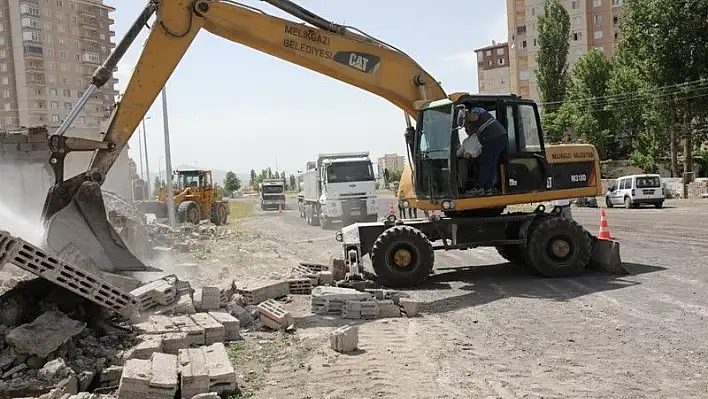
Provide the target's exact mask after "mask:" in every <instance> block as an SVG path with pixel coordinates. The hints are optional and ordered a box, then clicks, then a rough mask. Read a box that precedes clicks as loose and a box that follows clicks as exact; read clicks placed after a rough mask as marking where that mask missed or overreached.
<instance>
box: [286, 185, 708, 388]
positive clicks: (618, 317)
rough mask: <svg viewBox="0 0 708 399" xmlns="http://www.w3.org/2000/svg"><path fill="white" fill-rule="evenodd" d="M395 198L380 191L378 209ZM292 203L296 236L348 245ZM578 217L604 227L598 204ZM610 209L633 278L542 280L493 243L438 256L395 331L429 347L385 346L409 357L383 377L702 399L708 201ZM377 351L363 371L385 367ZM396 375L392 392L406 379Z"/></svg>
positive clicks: (289, 220)
mask: <svg viewBox="0 0 708 399" xmlns="http://www.w3.org/2000/svg"><path fill="white" fill-rule="evenodd" d="M392 200H393V198H390V199H389V198H381V199H379V205H380V206H379V209H380V214H381V216H383V215H385V214H386V211H387V207H388V202H389V201H392ZM289 208H290V210H287V211H286V212H285V214H284V215H283V216H282V219H281V220H282V223H283V224H286V225H289V226H291V227H290V228H291V229H292V231H293V232H297V233H294V234H292V235H293V236H294V238H293V242H303V241H302V240H303V239H307V242H309V243H313V242H314V243H320V245H321V251H322V253H323V254H324V253H325V252H326V253H328V254H332V253H337V252H338V251H340V249H339V247H338V245H337V243H336V242H334V240H333V234H331V232H324V231H322V229H321V228H320V227H313V226H307V225H305V222H304V220H302V219H300V218H299V217H298V215H297V211H293V210H292V209H296V208H293V207H289ZM572 213H573V217H574V219H576V220H577V221H579V222H580V223H581V224H582V225H583V226H584V227H585V228H586V229H588V231H590V232H592V233H593V234H596V233H597V232H598V229H599V221H600V214H599V210H598V209H588V208H573V209H572ZM607 217H608V223H609V227H610V231H611V233H612V235H613V236H614V238H615V239H616V240H618V241H619V242H620V244H621V256H622V260H623V262H624V265H625V267H626V268H627V269H628V270H629V271H630V272H631V274H630V275H629V276H622V277H616V276H606V275H601V274H598V273H596V272H591V271H588V272H586V273H585V274H584V275H582V276H581V277H578V278H573V279H546V278H539V277H537V276H534V275H530V274H529V273H528V272H527V271H525V270H523V268H521V267H518V266H514V265H511V264H509V263H507V262H505V261H504V260H503V259H502V258H501V257H500V256H499V255H498V254H497V253H496V251H495V250H494V249H493V248H479V249H474V250H467V251H450V252H442V251H440V252H436V265H437V266H436V268H437V270H438V272H437V274H436V275H435V276H433V277H432V279H431V280H432V281H431V283H430V285H429V286H426V287H424V288H422V289H419V290H415V291H410V292H409V294H410V295H411V296H412V297H414V298H417V299H419V300H421V301H422V303H423V310H424V317H423V318H421V319H411V321H409V322H406V323H407V324H404V325H401V326H399V327H397V328H399V330H397V332H396V331H393V330H392V331H389V332H387V334H392V333H396V334H404V335H405V334H407V333H406V331H408V333H410V331H412V330H411V329H413V330H415V331H419V332H422V334H423V336H424V340H425V344H424V345H423V346H422V347H420V348H418V349H415V350H412V349H411V348H410V345H412V344H411V343H410V342H409V343H408V344H405V343H404V342H398V343H387V344H386V345H390V347H391V349H390V351H392V352H391V353H395V351H396V350H397V349H396V348H397V347H396V345H399V346H400V349H401V350H402V351H403V350H405V351H406V352H405V353H406V354H407V355H406V357H404V358H400V359H394V360H391V363H392V364H388V363H387V364H386V366H385V367H386V370H383V369H382V370H379V371H380V373H382V375H388V374H387V373H391V371H390V370H397V371H396V372H395V373H393V374H396V373H398V370H401V369H405V368H406V367H408V366H409V363H410V364H413V363H415V364H418V365H420V367H425V370H426V371H425V373H432V374H430V375H428V374H426V378H428V377H429V378H428V380H429V381H428V380H426V381H428V383H429V384H430V387H429V389H428V391H420V392H418V391H417V394H418V395H419V396H417V397H461V396H459V395H461V394H462V395H464V397H489V396H491V397H502V398H517V397H544V398H566V397H574V398H600V397H608V398H613V397H641V398H647V397H657V398H658V397H681V398H689V397H705V395H706V392H708V345H707V344H706V343H708V328H706V325H707V324H706V323H707V322H708V295H706V294H708V290H707V289H706V287H708V272H706V259H708V229H707V228H706V226H707V224H706V220H708V203H705V202H704V203H702V204H690V203H683V202H681V203H679V202H675V201H668V202H667V204H666V206H665V208H664V209H654V208H642V209H630V210H627V209H617V208H615V209H609V210H607ZM296 240H300V241H296ZM310 245H313V244H310ZM312 256H313V258H316V257H317V256H318V255H317V254H314V253H313V255H312ZM365 262H366V260H365ZM461 267H467V268H465V269H460V268H461ZM446 269H448V270H446ZM377 323H378V322H371V323H370V324H366V326H368V325H372V327H370V328H372V329H374V330H367V328H369V327H365V326H363V327H362V328H363V329H364V330H362V331H365V332H366V331H369V332H368V333H369V334H374V335H372V336H375V334H376V333H375V331H378V330H376V329H380V328H383V326H382V325H380V324H377ZM387 328H392V327H390V326H389V327H387ZM401 329H402V330H401ZM387 331H388V330H387ZM416 334H417V333H416ZM371 339H374V338H371ZM377 339H378V338H377ZM381 339H383V338H381ZM405 345H409V346H405ZM372 348H373V347H372ZM372 350H373V349H372ZM371 356H372V357H371V358H369V357H367V356H362V358H361V359H360V360H359V363H356V364H357V365H358V366H357V367H360V368H361V369H363V370H366V369H367V367H368V368H371V367H373V368H374V369H375V368H376V367H379V363H378V362H377V360H376V358H374V357H373V356H374V355H371ZM352 364H354V363H352ZM428 364H430V365H434V367H433V366H430V367H428V366H425V365H428ZM380 367H383V366H380ZM352 369H353V370H356V369H357V368H356V367H353V366H352ZM387 370H388V371H387ZM325 371H326V370H325ZM325 371H323V373H325ZM379 371H377V372H379ZM326 372H329V371H326ZM350 372H353V373H356V371H350ZM323 375H326V374H323ZM415 375H421V374H420V372H418V373H417V374H415ZM352 377H353V376H352ZM303 378H305V377H303ZM308 378H315V379H316V378H318V377H316V376H315V375H310V376H309V377H308ZM323 378H324V377H323ZM366 378H368V377H367V374H362V380H366ZM396 378H399V377H396ZM396 378H394V377H392V379H391V381H390V384H391V385H390V389H391V391H390V392H393V389H394V387H395V386H397V385H396V384H399V385H400V384H401V382H400V381H403V380H401V379H396ZM411 378H413V377H411ZM421 378H422V377H421ZM414 380H415V378H413V379H412V380H411V381H414ZM386 381H388V380H386ZM396 381H398V382H396ZM372 384H373V383H372ZM372 389H373V388H372ZM381 389H382V391H381V392H384V394H381V395H380V397H396V396H395V395H394V394H393V393H391V394H390V396H389V394H388V393H386V392H389V391H387V389H389V387H388V385H387V386H385V387H383V388H381ZM356 393H360V392H359V391H356ZM426 395H427V396H426ZM430 395H433V396H430ZM467 395H469V396H467Z"/></svg>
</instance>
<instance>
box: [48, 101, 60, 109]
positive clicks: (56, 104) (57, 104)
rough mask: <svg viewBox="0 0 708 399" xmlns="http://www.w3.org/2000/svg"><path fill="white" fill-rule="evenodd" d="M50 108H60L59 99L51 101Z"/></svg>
mask: <svg viewBox="0 0 708 399" xmlns="http://www.w3.org/2000/svg"><path fill="white" fill-rule="evenodd" d="M49 108H51V109H59V101H52V102H50V103H49Z"/></svg>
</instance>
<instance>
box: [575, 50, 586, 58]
mask: <svg viewBox="0 0 708 399" xmlns="http://www.w3.org/2000/svg"><path fill="white" fill-rule="evenodd" d="M583 53H584V52H583V49H581V48H579V49H575V55H576V56H577V57H578V58H580V57H582V56H583Z"/></svg>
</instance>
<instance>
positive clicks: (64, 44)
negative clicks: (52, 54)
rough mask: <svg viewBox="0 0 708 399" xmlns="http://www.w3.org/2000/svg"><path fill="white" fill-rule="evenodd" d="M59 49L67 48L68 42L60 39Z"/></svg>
mask: <svg viewBox="0 0 708 399" xmlns="http://www.w3.org/2000/svg"><path fill="white" fill-rule="evenodd" d="M59 47H66V40H64V39H61V38H60V39H59Z"/></svg>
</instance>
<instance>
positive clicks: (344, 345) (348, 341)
mask: <svg viewBox="0 0 708 399" xmlns="http://www.w3.org/2000/svg"><path fill="white" fill-rule="evenodd" d="M329 339H330V347H331V348H332V349H333V350H335V351H337V352H339V353H349V352H353V351H355V350H356V349H357V348H358V346H359V327H358V326H352V325H346V326H343V327H340V328H338V329H336V330H334V331H332V332H331V333H330V334H329Z"/></svg>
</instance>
